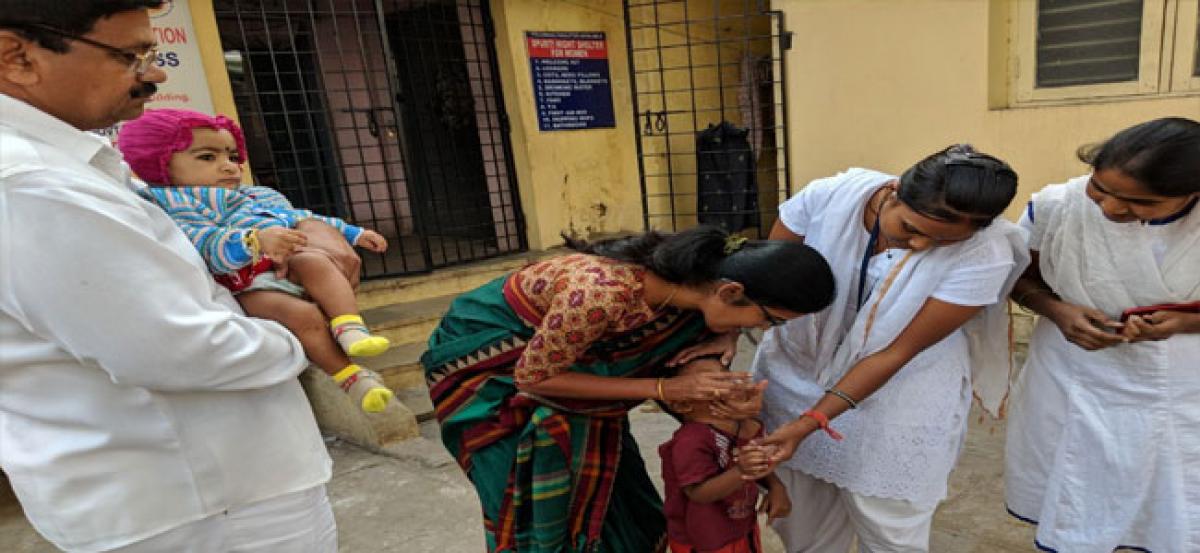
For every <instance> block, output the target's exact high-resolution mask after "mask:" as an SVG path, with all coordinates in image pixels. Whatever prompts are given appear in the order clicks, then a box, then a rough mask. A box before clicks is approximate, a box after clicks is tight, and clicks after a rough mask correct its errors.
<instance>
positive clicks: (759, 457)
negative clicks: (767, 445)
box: [733, 444, 771, 480]
mask: <svg viewBox="0 0 1200 553" xmlns="http://www.w3.org/2000/svg"><path fill="white" fill-rule="evenodd" d="M733 462H734V463H736V464H737V468H738V472H741V473H742V479H744V480H758V479H759V478H762V477H764V476H766V475H767V474H770V472H771V461H770V455H768V454H767V451H766V450H765V449H763V448H762V447H760V446H757V445H754V444H747V445H744V446H742V447H739V448H738V449H737V451H735V452H734V454H733Z"/></svg>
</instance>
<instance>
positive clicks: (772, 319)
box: [754, 302, 787, 327]
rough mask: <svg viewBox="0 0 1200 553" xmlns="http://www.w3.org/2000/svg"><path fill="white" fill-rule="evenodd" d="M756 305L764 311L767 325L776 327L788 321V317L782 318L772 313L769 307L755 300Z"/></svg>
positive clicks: (763, 314)
mask: <svg viewBox="0 0 1200 553" xmlns="http://www.w3.org/2000/svg"><path fill="white" fill-rule="evenodd" d="M754 305H757V306H758V310H759V311H762V316H763V320H765V321H767V326H770V327H776V326H779V325H782V324H785V323H787V319H780V318H779V317H776V316H775V315H772V314H771V312H770V311H767V308H766V307H763V305H762V304H761V303H757V302H755V304H754Z"/></svg>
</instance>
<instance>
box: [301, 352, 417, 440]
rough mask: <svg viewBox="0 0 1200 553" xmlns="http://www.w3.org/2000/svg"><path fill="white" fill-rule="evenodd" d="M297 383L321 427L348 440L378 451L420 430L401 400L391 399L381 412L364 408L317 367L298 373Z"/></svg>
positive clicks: (412, 435)
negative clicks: (393, 400)
mask: <svg viewBox="0 0 1200 553" xmlns="http://www.w3.org/2000/svg"><path fill="white" fill-rule="evenodd" d="M300 384H301V385H303V386H304V392H305V394H307V395H308V401H309V403H310V404H311V405H312V410H313V414H314V415H315V416H316V418H317V425H318V426H320V427H321V430H323V431H325V432H327V433H330V434H333V435H335V436H338V437H339V438H342V439H344V440H346V441H348V442H351V443H353V444H356V445H359V446H362V447H365V448H367V449H371V450H373V451H378V450H381V449H383V448H386V447H387V446H389V445H392V444H395V443H398V442H402V441H404V440H407V439H410V438H415V437H417V436H419V435H420V434H421V431H420V428H419V426H418V423H417V417H416V415H414V414H413V412H412V410H410V409H409V408H408V407H407V406H406V405H405V404H404V403H403V402H399V401H397V402H392V404H391V405H389V406H388V408H387V409H386V410H384V411H383V412H382V413H367V412H364V411H363V410H362V409H361V408H359V406H357V405H355V404H354V402H353V401H351V400H350V396H348V395H346V393H345V392H343V391H342V389H341V388H339V387H338V385H337V384H334V383H333V379H332V378H330V377H329V375H327V374H325V373H324V372H323V371H321V370H320V369H318V368H316V367H309V368H308V370H306V371H304V372H303V373H301V374H300Z"/></svg>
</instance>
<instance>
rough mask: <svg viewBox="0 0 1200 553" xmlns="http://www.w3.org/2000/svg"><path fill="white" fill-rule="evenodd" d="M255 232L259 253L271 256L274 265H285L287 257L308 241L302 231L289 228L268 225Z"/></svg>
mask: <svg viewBox="0 0 1200 553" xmlns="http://www.w3.org/2000/svg"><path fill="white" fill-rule="evenodd" d="M256 232H258V248H259V251H260V253H262V254H263V255H265V256H267V257H269V258H271V260H272V261H274V262H275V264H276V265H286V264H287V259H288V258H289V257H291V256H292V254H293V253H296V250H297V249H299V248H301V247H303V246H304V245H305V244H307V243H308V239H307V238H305V237H304V233H302V232H300V231H298V230H292V229H290V228H284V227H269V228H265V229H262V230H259V231H256Z"/></svg>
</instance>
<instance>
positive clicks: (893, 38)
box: [773, 0, 1200, 218]
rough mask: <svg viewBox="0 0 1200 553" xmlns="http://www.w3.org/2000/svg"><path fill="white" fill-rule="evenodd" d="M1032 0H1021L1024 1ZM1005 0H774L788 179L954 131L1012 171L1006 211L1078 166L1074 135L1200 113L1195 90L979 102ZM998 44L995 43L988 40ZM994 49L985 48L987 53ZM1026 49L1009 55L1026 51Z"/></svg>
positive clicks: (931, 146) (1088, 137) (881, 165)
mask: <svg viewBox="0 0 1200 553" xmlns="http://www.w3.org/2000/svg"><path fill="white" fill-rule="evenodd" d="M1023 1H1032V0H1023ZM1004 4H1005V3H999V4H997V3H992V2H989V1H988V0H905V1H903V2H879V1H871V0H774V2H773V5H774V6H775V7H777V8H781V9H783V10H784V12H785V18H786V19H785V21H786V25H787V28H788V29H789V30H791V31H793V32H794V33H795V35H794V41H793V45H792V49H791V50H790V51H789V52H788V54H787V55H788V58H787V63H788V67H787V71H788V82H787V94H788V101H789V105H788V109H789V120H788V126H789V138H790V140H791V143H790V150H791V154H792V155H791V161H792V175H793V188H798V187H800V186H803V185H804V184H805V183H807V182H808V181H810V180H812V179H814V178H818V177H822V176H827V175H831V174H834V173H836V172H838V171H840V170H842V169H844V168H846V167H851V166H860V167H870V168H874V169H879V170H883V171H890V172H900V171H903V170H904V169H905V168H907V167H908V166H910V165H911V164H913V163H914V162H916V161H918V160H919V159H920V158H921V157H923V156H925V155H927V154H929V153H932V152H934V151H936V150H938V149H940V148H942V147H944V146H946V145H948V144H950V143H953V142H970V143H972V144H974V145H975V146H976V147H978V148H980V149H981V150H983V151H986V152H988V153H991V154H994V155H997V156H999V157H1001V158H1003V159H1005V160H1006V161H1008V162H1009V163H1011V164H1012V166H1013V167H1014V168H1015V169H1016V170H1017V172H1018V174H1019V175H1020V177H1021V188H1020V192H1019V194H1018V198H1017V200H1015V201H1014V202H1013V204H1012V207H1010V209H1009V211H1008V215H1009V216H1010V217H1013V218H1015V217H1016V216H1017V215H1018V214H1019V212H1020V209H1021V208H1022V206H1023V205H1024V204H1025V202H1026V201H1027V200H1028V197H1029V194H1031V193H1032V192H1034V191H1036V190H1038V189H1040V188H1041V187H1043V186H1045V185H1047V184H1051V183H1057V182H1062V181H1064V180H1066V179H1067V178H1069V177H1072V176H1076V175H1080V174H1083V173H1085V172H1086V170H1087V169H1086V166H1085V165H1084V164H1082V163H1080V162H1079V161H1078V160H1077V159H1076V158H1075V157H1074V154H1075V150H1076V148H1077V147H1078V146H1080V145H1081V144H1085V143H1092V142H1096V141H1099V140H1103V139H1104V138H1106V137H1108V136H1109V135H1111V134H1113V133H1114V132H1116V131H1118V130H1120V129H1122V128H1125V127H1127V126H1129V125H1132V124H1135V123H1139V122H1142V121H1145V120H1148V119H1153V118H1156V117H1163V116H1168V115H1180V116H1185V117H1190V118H1192V119H1200V96H1196V95H1191V96H1173V97H1160V98H1153V97H1151V98H1134V99H1123V100H1114V101H1098V102H1090V103H1076V104H1073V105H1055V106H1040V107H1020V108H1005V109H991V108H989V84H996V81H995V79H1003V78H1004V75H1003V71H1004V70H1005V67H1004V64H1003V63H999V64H996V63H992V64H991V65H992V66H998V67H995V69H996V71H994V72H990V71H989V59H990V58H989V55H993V56H995V55H999V56H1000V57H999V59H1000V60H1003V59H1004V56H1006V55H1007V54H1006V48H1007V46H1006V45H1005V44H1004V42H1003V39H1004V36H998V37H997V38H999V39H1000V40H998V41H997V45H996V46H995V47H991V48H990V46H989V32H990V31H995V30H996V29H994V28H992V26H991V25H990V24H991V23H999V24H1000V27H1001V30H1003V24H1004V21H1003V20H1001V21H997V20H996V19H995V18H997V17H999V18H1004V17H1005V14H1006V13H1007V12H1006V10H1005V9H999V8H1003V6H1004ZM997 48H999V49H1005V50H1004V51H997ZM994 61H995V59H993V62H994ZM1032 61H1033V60H1019V62H1021V63H1024V62H1030V63H1031V62H1032Z"/></svg>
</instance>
